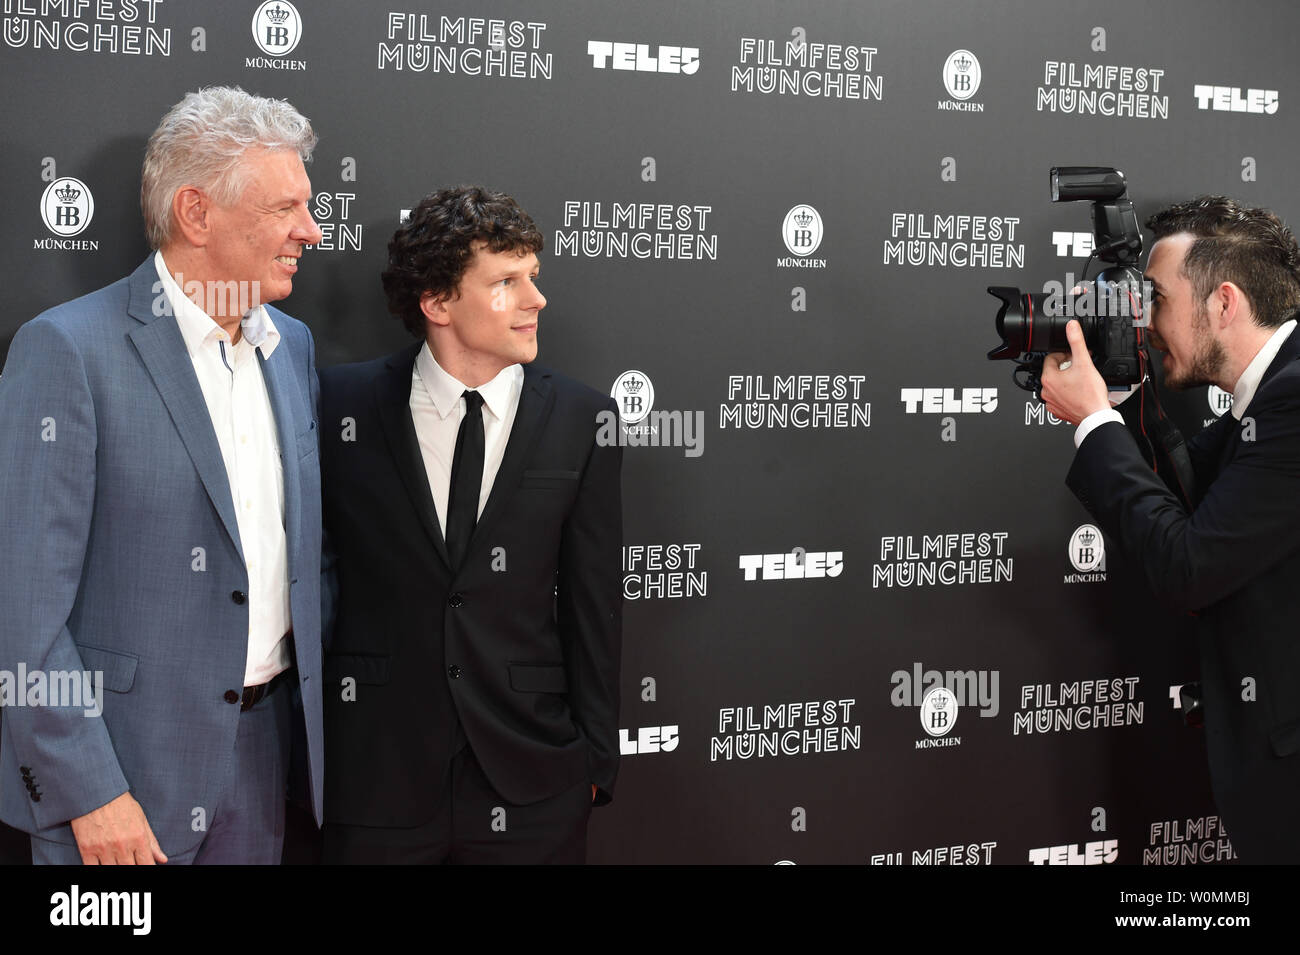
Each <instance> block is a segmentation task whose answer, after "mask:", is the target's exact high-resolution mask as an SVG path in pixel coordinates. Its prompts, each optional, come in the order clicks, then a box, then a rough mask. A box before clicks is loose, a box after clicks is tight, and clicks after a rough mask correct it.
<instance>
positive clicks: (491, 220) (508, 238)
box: [383, 186, 544, 339]
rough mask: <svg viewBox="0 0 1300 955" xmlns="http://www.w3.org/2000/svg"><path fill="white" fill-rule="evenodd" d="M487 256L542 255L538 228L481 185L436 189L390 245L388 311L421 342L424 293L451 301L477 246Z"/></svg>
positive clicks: (386, 290)
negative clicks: (484, 246)
mask: <svg viewBox="0 0 1300 955" xmlns="http://www.w3.org/2000/svg"><path fill="white" fill-rule="evenodd" d="M480 243H482V244H484V245H486V247H487V249H488V251H491V252H518V253H519V254H520V255H525V254H527V253H529V252H541V251H542V247H543V244H544V240H543V238H542V233H541V232H540V231H538V229H537V225H536V224H535V223H534V222H533V220H532V219H531V218H530V217H529V215H528V213H526V212H524V210H523V209H521V208H520V207H519V203H517V202H515V200H514V199H511V198H510V197H509V196H507V195H506V194H505V193H503V192H492V191H491V190H489V189H484V188H482V187H481V186H460V187H458V188H455V189H440V190H438V191H437V192H435V193H433V194H432V195H429V196H425V197H424V198H423V199H421V200H420V204H419V205H418V206H416V207H415V208H414V209H412V210H411V217H410V218H409V219H407V220H406V221H405V222H403V223H402V224H401V225H400V226H398V228H397V231H396V232H395V233H393V238H392V241H390V242H389V243H388V268H386V269H384V274H383V282H384V294H385V295H387V296H388V310H389V311H390V312H392V313H393V315H395V316H396V317H398V318H400V319H401V320H402V324H403V325H405V326H406V330H407V331H409V332H410V333H411V334H412V335H414V336H415V337H416V338H421V339H422V338H424V335H425V318H424V313H423V312H422V311H421V310H420V299H421V298H423V297H424V294H425V293H426V292H432V293H433V294H434V295H437V296H444V295H445V296H448V297H453V296H455V295H456V294H457V291H458V289H459V288H460V280H461V276H463V275H464V274H465V269H466V268H468V267H469V262H470V259H471V258H472V257H473V254H474V252H475V250H476V247H478V246H479V244H480Z"/></svg>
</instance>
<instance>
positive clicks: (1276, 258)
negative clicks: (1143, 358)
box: [1146, 196, 1300, 328]
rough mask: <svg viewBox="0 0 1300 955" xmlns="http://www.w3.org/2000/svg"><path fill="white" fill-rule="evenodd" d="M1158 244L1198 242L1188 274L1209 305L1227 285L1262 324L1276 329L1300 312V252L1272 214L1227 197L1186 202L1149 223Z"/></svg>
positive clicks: (1192, 249)
mask: <svg viewBox="0 0 1300 955" xmlns="http://www.w3.org/2000/svg"><path fill="white" fill-rule="evenodd" d="M1146 224H1147V228H1148V229H1150V230H1151V232H1152V234H1153V235H1154V236H1155V238H1157V239H1163V238H1165V237H1166V236H1171V235H1178V234H1179V233H1183V232H1186V233H1189V234H1191V235H1193V236H1195V241H1194V242H1192V244H1191V245H1190V246H1188V249H1187V256H1186V258H1184V259H1183V268H1182V273H1183V275H1184V276H1186V277H1187V278H1188V280H1190V281H1191V283H1192V289H1193V291H1194V292H1195V293H1196V300H1197V301H1198V302H1204V301H1205V300H1206V299H1207V298H1209V297H1210V294H1211V293H1212V292H1213V291H1214V289H1215V288H1216V287H1217V286H1218V285H1219V284H1220V283H1222V282H1232V283H1233V284H1234V285H1236V286H1237V287H1238V288H1240V289H1241V290H1242V292H1244V293H1245V295H1246V300H1247V301H1248V302H1250V308H1251V311H1252V312H1253V313H1254V315H1255V322H1256V324H1259V325H1263V326H1265V327H1270V328H1272V327H1276V326H1278V325H1281V324H1282V323H1283V322H1285V321H1286V320H1287V319H1288V318H1290V317H1291V313H1292V312H1293V311H1295V309H1296V307H1297V306H1300V275H1297V268H1298V267H1300V248H1297V247H1296V240H1295V236H1293V235H1292V234H1291V230H1290V229H1288V228H1287V227H1286V225H1285V224H1284V223H1283V222H1282V220H1281V219H1279V218H1278V217H1277V216H1276V215H1274V214H1273V213H1272V212H1269V211H1268V210H1267V209H1247V208H1245V207H1244V206H1242V205H1241V203H1239V202H1237V200H1235V199H1228V198H1226V197H1225V196H1200V197H1199V198H1196V199H1193V200H1191V201H1190V202H1180V203H1178V204H1177V205H1174V206H1170V207H1169V208H1168V209H1165V210H1163V211H1161V212H1157V213H1156V214H1155V215H1153V216H1152V217H1151V218H1150V219H1148V220H1147V223H1146Z"/></svg>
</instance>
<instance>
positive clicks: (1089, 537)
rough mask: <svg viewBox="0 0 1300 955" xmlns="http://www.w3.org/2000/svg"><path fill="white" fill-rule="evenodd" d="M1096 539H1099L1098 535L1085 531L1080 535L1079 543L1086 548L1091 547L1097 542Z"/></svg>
mask: <svg viewBox="0 0 1300 955" xmlns="http://www.w3.org/2000/svg"><path fill="white" fill-rule="evenodd" d="M1096 539H1097V535H1096V534H1094V533H1093V532H1092V531H1084V532H1083V533H1082V534H1080V535H1079V543H1080V544H1082V545H1083V546H1084V547H1091V546H1092V542H1093V541H1095V540H1096Z"/></svg>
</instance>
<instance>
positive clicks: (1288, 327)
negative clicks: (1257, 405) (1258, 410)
mask: <svg viewBox="0 0 1300 955" xmlns="http://www.w3.org/2000/svg"><path fill="white" fill-rule="evenodd" d="M1295 326H1296V320H1295V319H1294V318H1293V319H1291V320H1290V321H1286V322H1283V323H1282V324H1281V325H1279V326H1278V327H1277V331H1275V332H1274V333H1273V334H1272V336H1270V338H1269V340H1268V341H1266V342H1265V343H1264V347H1263V348H1261V349H1260V350H1259V351H1258V352H1257V353H1256V354H1255V357H1254V358H1252V359H1251V360H1250V364H1249V365H1247V366H1246V370H1245V371H1243V372H1242V373H1241V377H1240V378H1238V379H1237V384H1236V385H1235V386H1234V387H1233V389H1232V416H1233V417H1234V418H1236V419H1237V420H1238V421H1240V420H1241V417H1242V415H1244V414H1245V413H1246V406H1247V405H1248V404H1250V399H1252V398H1254V397H1255V390H1256V389H1257V388H1259V382H1260V379H1261V378H1263V377H1264V372H1266V371H1268V366H1269V365H1271V364H1272V363H1273V359H1274V358H1276V357H1277V353H1278V352H1279V351H1280V350H1281V348H1282V343H1283V342H1284V341H1286V337H1287V336H1288V335H1290V334H1291V332H1292V331H1294V330H1295Z"/></svg>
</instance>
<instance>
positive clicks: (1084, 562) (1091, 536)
mask: <svg viewBox="0 0 1300 955" xmlns="http://www.w3.org/2000/svg"><path fill="white" fill-rule="evenodd" d="M1070 563H1071V564H1073V565H1074V569H1075V570H1077V571H1079V573H1081V574H1083V573H1088V572H1090V571H1094V570H1105V569H1106V544H1105V541H1103V540H1102V536H1101V531H1099V530H1097V528H1096V527H1094V526H1093V525H1092V524H1080V525H1079V526H1078V527H1076V528H1075V529H1074V533H1073V534H1071V535H1070Z"/></svg>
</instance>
